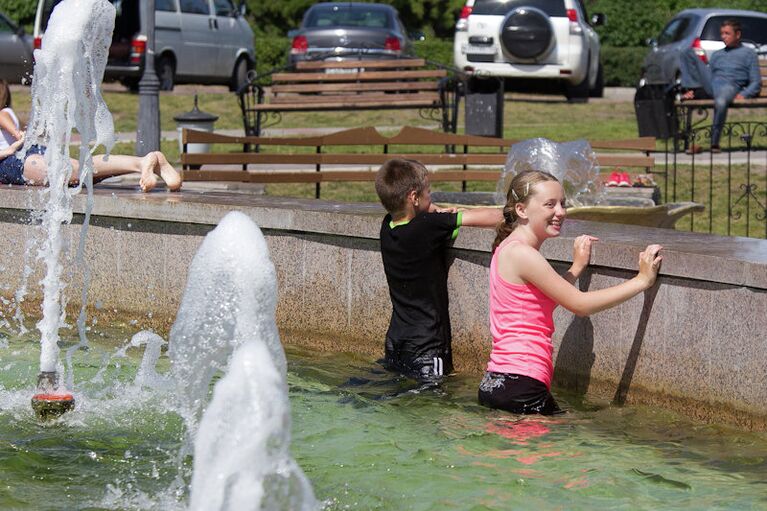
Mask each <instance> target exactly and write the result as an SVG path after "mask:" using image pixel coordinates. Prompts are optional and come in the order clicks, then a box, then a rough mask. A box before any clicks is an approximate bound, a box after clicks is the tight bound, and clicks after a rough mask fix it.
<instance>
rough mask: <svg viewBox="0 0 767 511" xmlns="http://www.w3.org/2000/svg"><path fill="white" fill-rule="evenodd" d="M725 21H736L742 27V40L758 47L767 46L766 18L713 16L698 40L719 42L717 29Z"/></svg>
mask: <svg viewBox="0 0 767 511" xmlns="http://www.w3.org/2000/svg"><path fill="white" fill-rule="evenodd" d="M727 19H736V20H738V21H739V22H740V25H741V27H742V34H743V37H742V38H743V40H744V41H748V42H753V43H756V44H758V45H763V44H767V18H751V17H748V16H714V17H712V18H709V20H708V21H707V22H706V26H705V27H703V33H702V34H701V36H700V38H701V39H704V40H708V41H721V37H720V36H719V29H720V28H721V26H722V22H723V21H724V20H727Z"/></svg>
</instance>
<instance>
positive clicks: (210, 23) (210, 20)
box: [208, 18, 218, 30]
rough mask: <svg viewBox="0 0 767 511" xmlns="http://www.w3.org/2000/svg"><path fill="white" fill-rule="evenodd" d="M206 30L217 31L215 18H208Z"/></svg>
mask: <svg viewBox="0 0 767 511" xmlns="http://www.w3.org/2000/svg"><path fill="white" fill-rule="evenodd" d="M208 28H210V29H211V30H218V20H217V19H216V18H208Z"/></svg>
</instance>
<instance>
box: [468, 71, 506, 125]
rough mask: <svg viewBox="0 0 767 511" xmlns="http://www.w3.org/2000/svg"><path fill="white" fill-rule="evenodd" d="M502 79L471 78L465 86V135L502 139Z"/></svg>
mask: <svg viewBox="0 0 767 511" xmlns="http://www.w3.org/2000/svg"><path fill="white" fill-rule="evenodd" d="M503 92H504V83H503V78H496V77H486V78H480V77H471V78H469V80H468V83H467V84H466V101H465V105H466V106H465V114H466V134H467V135H481V136H483V137H503Z"/></svg>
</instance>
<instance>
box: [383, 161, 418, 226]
mask: <svg viewBox="0 0 767 511" xmlns="http://www.w3.org/2000/svg"><path fill="white" fill-rule="evenodd" d="M428 176H429V171H428V170H426V167H424V165H423V163H421V162H419V161H416V160H405V159H399V158H394V159H391V160H388V161H387V162H386V163H384V164H383V165H381V168H380V169H378V173H377V174H376V193H377V194H378V198H379V199H380V200H381V204H383V207H384V208H386V211H388V212H389V213H390V214H392V215H394V214H396V213H400V212H402V211H403V210H404V209H405V203H406V202H407V196H408V194H409V193H410V192H412V191H415V192H416V193H417V194H420V193H421V192H422V191H423V190H424V189H425V188H426V185H427V182H428Z"/></svg>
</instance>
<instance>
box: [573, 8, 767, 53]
mask: <svg viewBox="0 0 767 511" xmlns="http://www.w3.org/2000/svg"><path fill="white" fill-rule="evenodd" d="M587 7H588V9H589V11H590V12H591V13H594V12H602V13H604V14H605V15H606V16H607V23H606V24H605V25H604V26H602V27H597V32H598V33H599V36H600V39H601V41H602V45H603V46H619V47H627V46H644V45H645V44H646V41H647V39H648V38H650V37H657V36H658V34H659V33H660V31H661V30H662V29H663V27H664V26H665V25H666V23H667V22H668V21H669V20H670V19H671V18H672V17H673V16H674V15H675V14H676V13H678V12H679V11H681V10H684V9H691V8H695V7H697V8H711V7H718V8H727V9H747V10H751V11H760V12H765V11H767V0H728V1H727V2H722V1H721V0H719V1H716V0H642V1H634V2H629V1H627V0H591V1H589V2H587Z"/></svg>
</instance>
